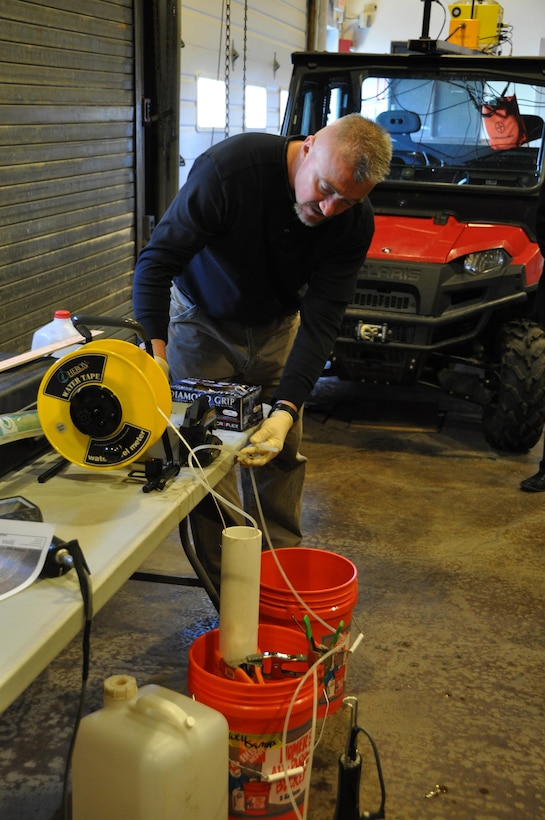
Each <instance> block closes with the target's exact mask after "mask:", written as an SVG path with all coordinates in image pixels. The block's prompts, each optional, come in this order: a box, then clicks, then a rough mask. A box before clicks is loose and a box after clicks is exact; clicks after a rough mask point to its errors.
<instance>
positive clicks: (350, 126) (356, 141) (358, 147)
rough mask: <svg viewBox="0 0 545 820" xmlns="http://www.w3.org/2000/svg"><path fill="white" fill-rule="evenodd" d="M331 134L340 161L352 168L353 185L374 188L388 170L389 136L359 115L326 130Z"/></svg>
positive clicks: (389, 155)
mask: <svg viewBox="0 0 545 820" xmlns="http://www.w3.org/2000/svg"><path fill="white" fill-rule="evenodd" d="M327 128H331V129H333V130H334V133H335V137H336V138H337V139H338V141H339V147H340V151H341V154H342V156H343V159H344V160H345V161H346V162H347V163H348V164H349V165H351V166H352V167H353V168H354V181H355V182H362V183H366V182H367V183H370V184H371V185H376V184H377V182H381V181H382V180H383V179H384V178H385V177H386V176H388V172H389V170H390V162H391V160H392V141H391V139H390V135H389V134H388V132H387V131H386V130H385V129H384V128H382V127H381V126H380V125H377V123H376V122H373V120H368V119H366V118H365V117H362V116H361V115H360V114H347V115H346V116H344V117H340V119H338V120H335V122H333V123H331V125H329V126H327Z"/></svg>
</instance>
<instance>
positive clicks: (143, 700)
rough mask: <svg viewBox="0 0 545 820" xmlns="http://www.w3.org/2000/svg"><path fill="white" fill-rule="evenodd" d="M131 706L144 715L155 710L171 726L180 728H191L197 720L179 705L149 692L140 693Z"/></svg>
mask: <svg viewBox="0 0 545 820" xmlns="http://www.w3.org/2000/svg"><path fill="white" fill-rule="evenodd" d="M131 706H132V708H133V709H134V710H135V711H136V712H141V713H142V714H145V715H149V714H150V713H154V712H155V713H156V714H158V715H159V716H160V717H162V718H164V719H165V720H166V721H167V722H168V723H170V724H171V725H172V726H174V727H175V728H177V729H180V730H183V729H192V728H193V726H195V724H196V722H197V721H196V720H195V718H194V717H193V715H188V714H187V712H185V711H184V710H183V709H182V708H181V706H178V705H177V704H176V703H172V701H170V700H165V699H164V698H160V697H159V696H158V695H154V694H151V693H145V694H143V695H141V696H140V697H138V698H137V699H136V700H135V701H134V703H132V704H131Z"/></svg>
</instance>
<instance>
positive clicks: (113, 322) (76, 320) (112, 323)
mask: <svg viewBox="0 0 545 820" xmlns="http://www.w3.org/2000/svg"><path fill="white" fill-rule="evenodd" d="M71 319H72V324H73V325H74V327H75V328H76V330H78V331H79V332H80V333H81V335H82V336H83V338H84V339H85V342H86V343H87V342H90V341H92V338H93V337H92V335H91V331H90V330H89V328H88V327H87V325H104V327H117V328H120V329H121V328H127V329H128V330H132V331H134V333H136V335H137V336H140V338H141V339H142V341H143V342H144V344H145V346H146V352H147V353H149V354H150V356H153V348H152V346H151V339H150V337H149V334H148V333H147V332H146V331H145V330H144V328H143V327H142V325H141V324H140V322H137V321H136V319H117V318H112V317H110V316H91V315H89V314H83V315H81V316H72V317H71Z"/></svg>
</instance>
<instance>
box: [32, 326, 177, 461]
mask: <svg viewBox="0 0 545 820" xmlns="http://www.w3.org/2000/svg"><path fill="white" fill-rule="evenodd" d="M158 408H160V409H161V410H162V412H163V413H164V414H165V416H166V417H167V418H168V417H169V416H170V412H171V409H172V398H171V393H170V385H169V383H168V379H167V378H166V376H165V374H164V373H163V371H162V370H161V367H160V366H159V365H158V364H157V362H156V361H155V360H154V358H153V356H150V355H149V353H146V352H145V351H144V350H141V349H140V348H139V347H136V345H133V344H129V342H123V341H120V340H118V339H106V340H104V341H96V342H89V343H88V344H85V345H83V347H82V348H81V349H80V350H78V351H75V352H73V353H68V354H67V355H66V356H63V357H62V358H61V359H59V360H58V361H57V362H56V363H55V364H54V365H53V366H52V367H50V368H49V370H48V371H47V373H46V374H45V376H44V377H43V379H42V382H41V384H40V388H39V390H38V418H39V420H40V425H41V427H42V430H43V432H44V434H45V436H46V438H47V439H48V441H49V443H50V444H51V445H52V446H53V447H54V448H55V450H57V451H58V452H59V453H60V454H61V455H62V456H64V458H66V459H67V460H68V461H71V462H73V463H74V464H79V465H80V466H82V467H98V468H101V469H105V470H113V469H114V468H116V467H120V466H122V465H124V464H130V463H131V462H133V461H135V460H136V459H137V458H138V457H139V456H140V455H141V454H142V453H143V452H144V450H146V449H147V448H148V447H150V446H151V445H152V444H154V443H155V442H156V441H157V440H158V439H159V438H160V437H161V435H162V434H163V432H164V430H165V428H166V424H167V422H166V421H165V419H164V418H163V416H162V415H161V413H160V412H159V410H158Z"/></svg>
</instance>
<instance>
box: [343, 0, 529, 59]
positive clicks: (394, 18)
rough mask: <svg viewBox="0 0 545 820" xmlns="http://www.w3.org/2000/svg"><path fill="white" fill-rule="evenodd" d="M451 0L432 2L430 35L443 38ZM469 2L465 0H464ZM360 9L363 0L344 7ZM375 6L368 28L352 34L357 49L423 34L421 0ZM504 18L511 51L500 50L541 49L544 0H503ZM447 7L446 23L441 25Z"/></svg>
mask: <svg viewBox="0 0 545 820" xmlns="http://www.w3.org/2000/svg"><path fill="white" fill-rule="evenodd" d="M453 1H454V0H448V2H447V0H441V4H440V3H438V2H434V3H432V5H431V16H430V30H429V36H430V37H431V38H432V39H446V38H447V37H448V32H449V21H450V13H449V5H452V3H453ZM465 2H468V0H465ZM358 5H359V6H360V7H361V8H362V9H363V7H364V6H366V5H367V3H364V0H346V9H347V11H348V12H352V11H353V9H354V8H355V7H356V6H358ZM374 5H376V7H377V10H376V12H375V15H374V20H373V23H372V25H371V27H370V28H369V29H360V30H359V31H358V33H357V36H356V37H355V38H354V43H355V46H356V49H355V50H357V51H366V52H375V53H379V54H380V53H384V52H388V51H390V42H391V41H392V40H402V41H406V40H409V39H411V40H412V39H418V37H420V35H421V34H422V19H423V12H424V3H423V0H375V2H374ZM500 5H501V6H502V8H503V22H504V24H509V25H510V26H512V29H513V31H512V44H513V48H512V52H511V51H510V47H509V44H507V43H505V44H504V46H503V49H502V54H503V55H505V56H508V55H509V54H510V53H512V54H513V55H515V56H517V57H522V56H534V55H536V56H537V55H539V53H540V44H541V40H542V38H545V2H544V0H503V2H500ZM443 9H445V10H446V17H447V20H446V23H445V27H444V28H443V30H442V31H441V27H442V25H443V20H444V14H443Z"/></svg>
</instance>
